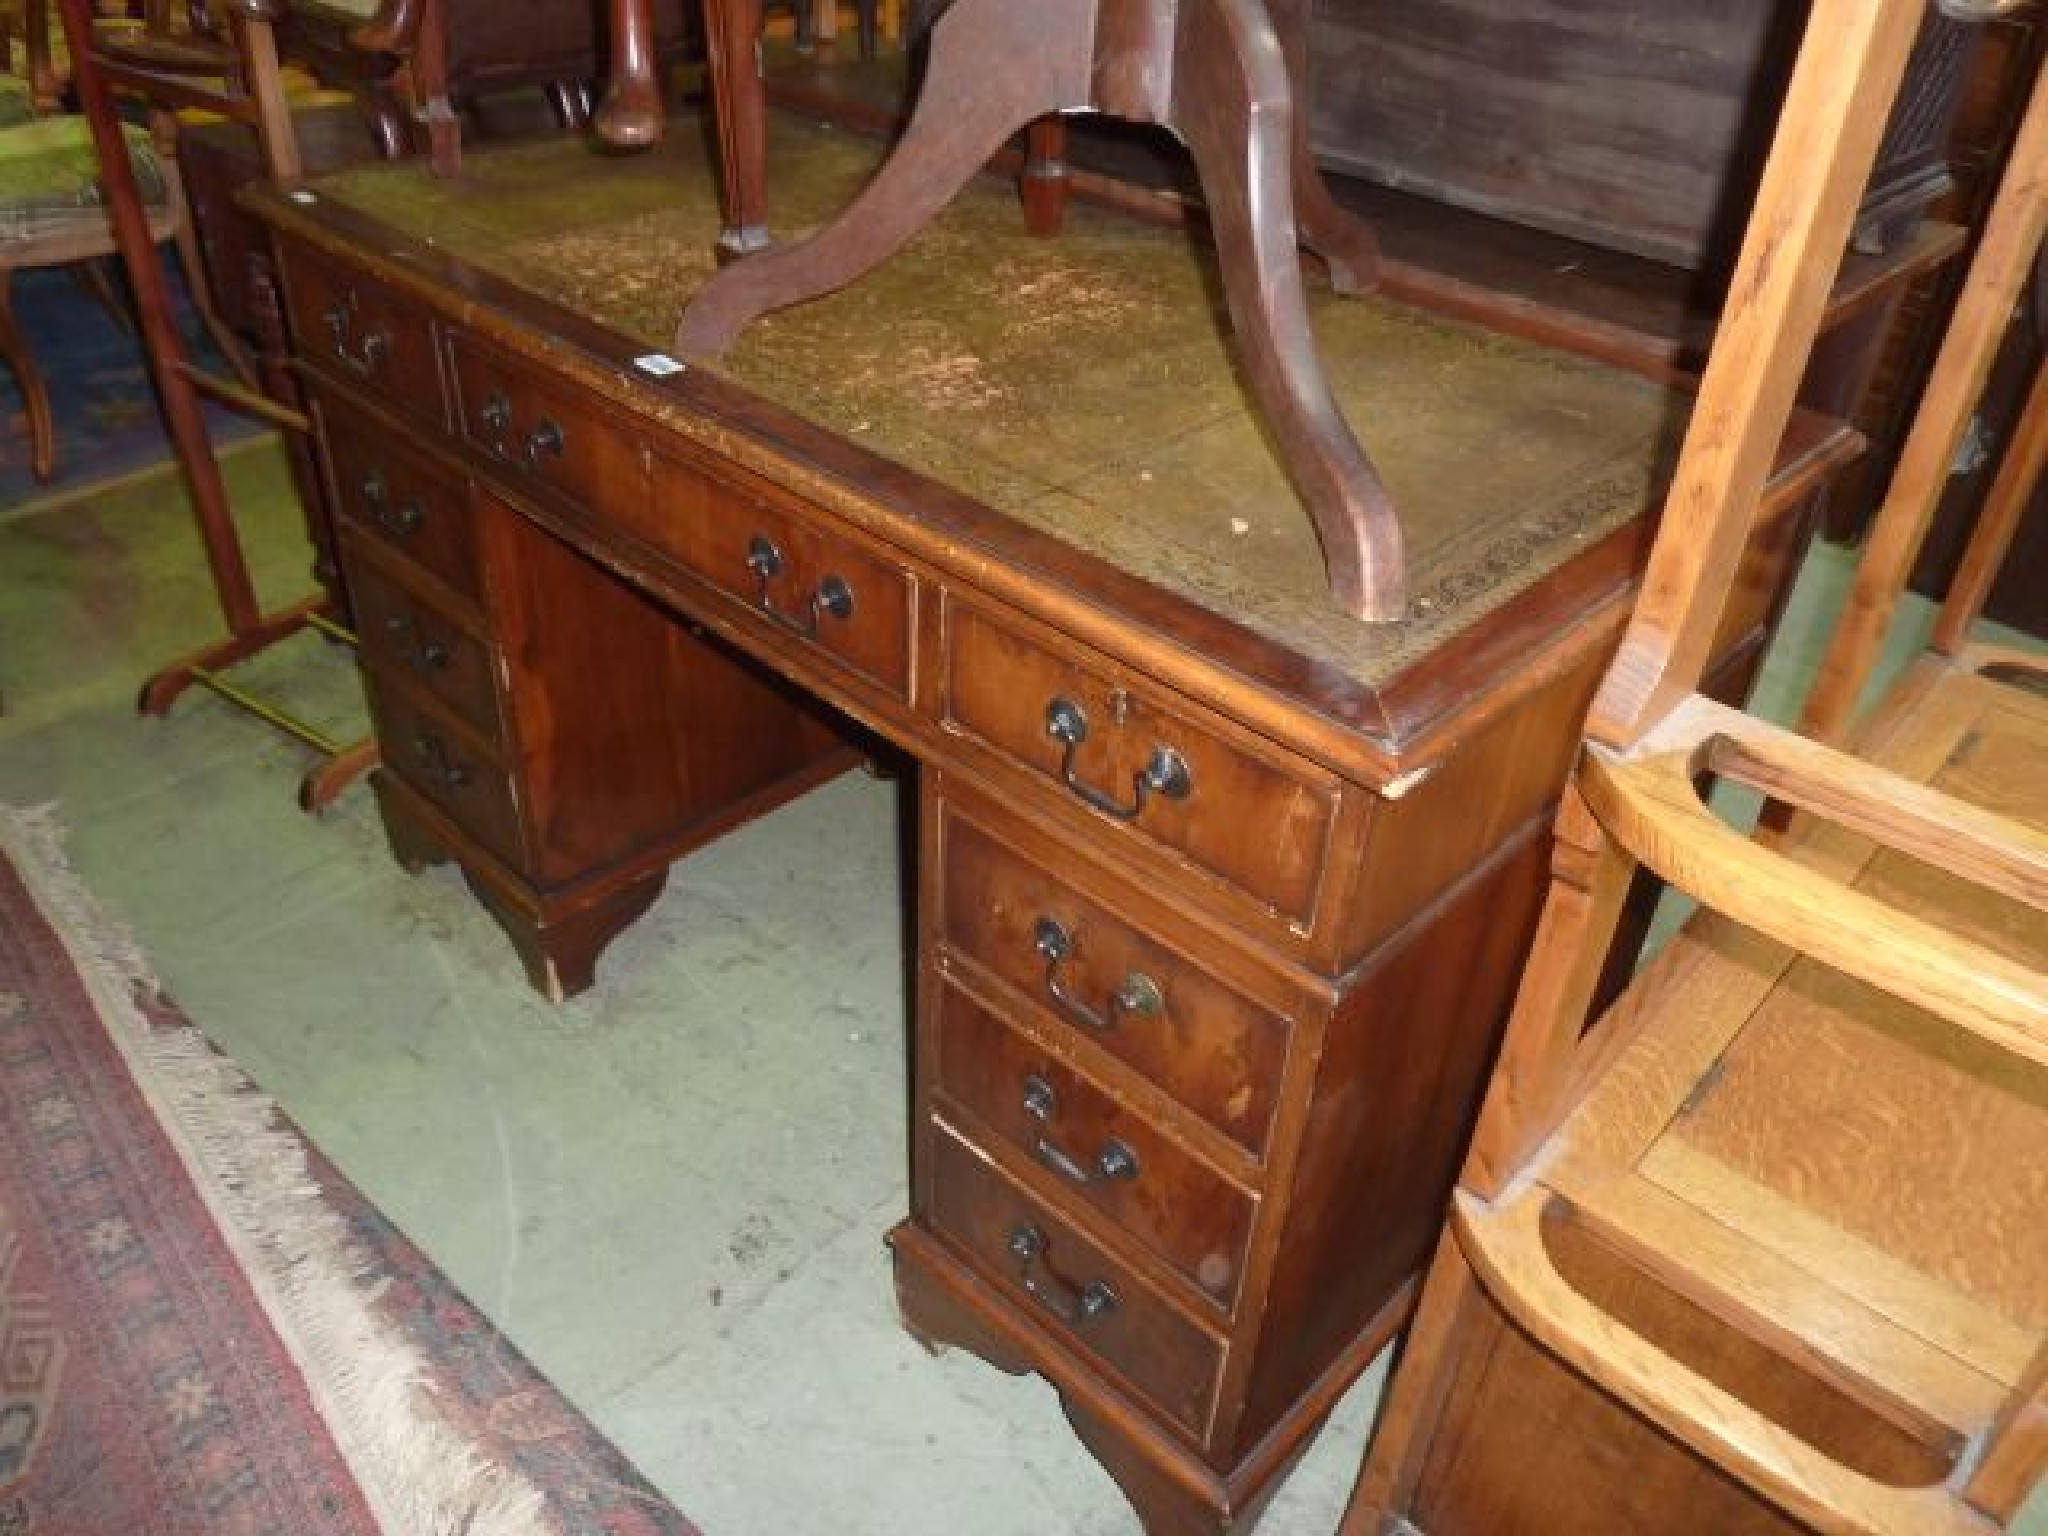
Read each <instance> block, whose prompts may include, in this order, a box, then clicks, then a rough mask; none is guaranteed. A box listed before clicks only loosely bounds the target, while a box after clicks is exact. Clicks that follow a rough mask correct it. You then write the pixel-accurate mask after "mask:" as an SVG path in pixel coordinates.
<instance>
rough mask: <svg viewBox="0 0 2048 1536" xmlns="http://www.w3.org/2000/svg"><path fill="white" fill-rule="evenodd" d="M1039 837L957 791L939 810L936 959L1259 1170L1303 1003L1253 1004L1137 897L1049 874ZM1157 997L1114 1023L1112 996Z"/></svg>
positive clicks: (1269, 994)
mask: <svg viewBox="0 0 2048 1536" xmlns="http://www.w3.org/2000/svg"><path fill="white" fill-rule="evenodd" d="M963 805H967V806H971V807H972V809H971V811H968V810H963V809H962V806H963ZM1043 842H1044V839H1043V837H1042V836H1041V835H1040V834H1039V833H1038V832H1037V831H1036V829H1035V828H1033V827H1031V826H1030V825H1029V824H1028V823H1023V824H1020V823H1018V822H1017V821H1016V820H1015V819H1014V818H1013V817H1006V816H1004V815H1002V814H1001V813H1000V812H994V813H992V812H991V809H990V808H989V807H987V806H985V805H981V804H978V803H976V802H974V801H972V800H963V798H962V797H960V796H958V795H952V796H948V797H947V798H946V799H945V800H944V801H943V802H942V804H941V807H940V810H939V813H938V820H937V821H936V822H935V823H934V825H933V828H932V830H931V833H930V834H929V837H928V845H929V846H930V847H931V848H932V850H933V853H934V855H935V857H936V860H937V861H938V865H939V868H938V870H937V879H938V882H939V891H940V896H939V901H940V906H939V908H938V911H937V913H936V920H937V924H938V936H939V941H940V942H941V943H942V944H943V945H944V946H945V958H944V963H945V964H946V965H947V966H948V967H949V970H950V971H952V972H954V973H960V972H963V971H964V972H965V973H967V975H968V976H969V977H970V978H971V981H970V985H972V986H973V987H974V988H975V989H976V990H977V991H979V992H982V993H987V992H990V991H993V990H997V989H1001V991H1002V995H1004V996H1006V997H1007V998H1009V999H1010V1000H1011V1001H1010V1006H1009V1008H1008V1009H1007V1010H1006V1011H1007V1013H1008V1014H1009V1016H1010V1017H1011V1018H1012V1019H1018V1018H1020V1017H1021V1018H1023V1019H1026V1020H1030V1019H1034V1018H1035V1019H1039V1020H1042V1021H1046V1023H1045V1024H1044V1025H1042V1026H1041V1028H1040V1029H1039V1030H1038V1031H1037V1033H1040V1034H1042V1035H1046V1034H1049V1035H1051V1036H1052V1038H1054V1039H1057V1040H1059V1041H1061V1042H1062V1048H1063V1050H1064V1051H1065V1052H1066V1053H1067V1054H1068V1055H1070V1056H1072V1057H1073V1058H1075V1059H1076V1060H1077V1061H1079V1062H1081V1063H1082V1064H1084V1065H1087V1066H1091V1067H1093V1066H1094V1064H1095V1063H1097V1062H1099V1061H1100V1060H1101V1058H1102V1057H1103V1056H1107V1057H1109V1058H1111V1059H1113V1060H1115V1061H1117V1062H1120V1063H1123V1064H1124V1065H1125V1066H1127V1067H1129V1068H1130V1069H1131V1070H1133V1071H1135V1072H1137V1073H1138V1074H1139V1075H1140V1076H1141V1077H1143V1078H1144V1079H1145V1080H1146V1081H1147V1082H1150V1083H1154V1084H1157V1085H1158V1087H1159V1089H1160V1090H1161V1091H1162V1093H1163V1094H1164V1095H1166V1097H1167V1098H1168V1100H1169V1101H1170V1103H1171V1105H1173V1106H1181V1107H1184V1111H1187V1112H1192V1113H1193V1114H1195V1115H1197V1116H1199V1117H1201V1118H1202V1119H1203V1120H1204V1121H1206V1122H1207V1123H1208V1124H1210V1125H1213V1126H1214V1127H1215V1128H1216V1129H1217V1130H1218V1131H1220V1132H1221V1133H1223V1136H1225V1137H1227V1138H1228V1142H1227V1145H1234V1146H1236V1147H1238V1148H1240V1149H1242V1152H1243V1154H1244V1157H1245V1161H1244V1162H1243V1163H1241V1164H1238V1166H1240V1167H1245V1168H1251V1167H1256V1166H1257V1164H1258V1162H1259V1160H1261V1159H1262V1156H1263V1154H1264V1152H1265V1150H1266V1147H1267V1144H1268V1141H1269V1138H1270V1136H1271V1132H1272V1124H1273V1118H1274V1115H1275V1114H1276V1113H1277V1111H1278V1099H1279V1094H1280V1086H1281V1080H1282V1068H1283V1065H1284V1063H1285V1061H1286V1059H1287V1055H1288V1051H1289V1049H1290V1040H1291V1036H1292V1033H1293V1031H1292V1028H1291V1023H1290V1015H1291V1014H1293V1013H1297V1012H1300V1011H1301V1010H1302V1008H1303V1006H1304V1002H1305V999H1303V998H1302V997H1301V996H1300V994H1299V993H1298V992H1295V991H1294V990H1293V989H1291V988H1288V987H1286V986H1285V985H1284V984H1277V983H1276V984H1269V985H1267V986H1264V987H1258V988H1257V990H1258V991H1260V992H1263V993H1264V994H1265V996H1264V997H1263V998H1262V997H1257V996H1248V995H1247V994H1246V991H1245V990H1244V985H1245V983H1244V981H1243V980H1242V979H1237V978H1231V979H1226V978H1223V977H1219V976H1217V975H1215V974H1213V973H1212V971H1211V970H1210V969H1209V967H1208V966H1206V965H1204V964H1203V963H1202V962H1201V961H1200V960H1198V959H1196V958H1194V957H1193V956H1191V955H1189V954H1187V953H1185V952H1183V951H1182V950H1180V949H1179V948H1177V947H1175V946H1174V945H1172V944H1171V943H1169V942H1166V941H1165V940H1166V934H1165V932H1164V931H1162V930H1163V928H1165V927H1168V926H1170V925H1163V924H1162V923H1161V922H1160V921H1159V915H1158V914H1156V913H1154V912H1152V911H1150V910H1149V909H1148V908H1147V907H1146V906H1144V905H1143V904H1142V902H1138V903H1134V902H1133V901H1132V900H1131V899H1130V897H1129V896H1128V895H1127V894H1126V893H1125V892H1124V891H1122V890H1121V889H1119V888H1116V887H1110V888H1109V889H1108V890H1106V891H1100V892H1099V893H1098V886H1097V882H1094V881H1091V880H1089V879H1088V878H1087V872H1086V871H1085V870H1081V869H1077V868H1076V867H1075V866H1074V865H1073V863H1072V862H1071V861H1061V862H1063V863H1064V864H1065V867H1064V868H1061V869H1059V870H1058V871H1057V872H1055V870H1053V869H1052V868H1049V867H1047V864H1046V862H1045V860H1046V855H1047V852H1048V851H1049V850H1046V849H1044V848H1043V847H1042V846H1041V845H1042V844H1043ZM1047 923H1051V924H1056V925H1057V926H1058V928H1059V930H1060V931H1061V932H1062V933H1063V934H1064V935H1065V936H1066V939H1067V942H1068V945H1069V946H1070V947H1069V948H1068V949H1067V950H1066V951H1065V953H1064V955H1063V956H1062V958H1061V959H1060V961H1059V963H1058V964H1057V966H1055V964H1054V962H1053V960H1052V959H1051V957H1049V956H1048V955H1047V954H1046V953H1045V950H1044V948H1043V947H1042V937H1043V936H1042V933H1041V928H1042V925H1044V924H1047ZM1194 947H1197V948H1198V949H1200V950H1202V951H1203V952H1205V953H1208V954H1211V955H1213V953H1214V951H1213V948H1212V947H1210V946H1206V945H1202V944H1201V943H1200V941H1197V945H1196V946H1194ZM1233 969H1236V968H1235V967H1233ZM1253 979H1254V981H1255V982H1256V980H1257V978H1256V977H1254V978H1253ZM1055 983H1057V986H1058V990H1057V991H1056V992H1055V991H1054V990H1053V986H1054V984H1055ZM1154 989H1156V991H1157V994H1158V997H1159V1004H1158V1008H1157V1010H1156V1011H1148V1012H1141V1013H1135V1014H1131V1015H1130V1016H1129V1017H1124V1016H1123V1015H1124V1014H1126V1013H1129V1010H1128V1009H1127V1008H1121V1007H1119V1006H1118V1005H1117V1004H1116V1001H1115V1000H1116V999H1118V998H1119V997H1120V996H1125V995H1140V996H1142V995H1143V994H1144V993H1145V992H1147V991H1150V990H1154ZM1084 1008H1085V1009H1086V1010H1087V1015H1088V1016H1087V1017H1085V1018H1084V1016H1083V1015H1082V1013H1081V1010H1082V1009H1084ZM1105 1023H1106V1024H1107V1027H1103V1025H1104V1024H1105ZM1048 1026H1049V1027H1048ZM1076 1026H1078V1028H1076ZM1094 1070H1095V1071H1096V1073H1097V1075H1100V1071H1101V1069H1100V1067H1094ZM1125 1091H1126V1093H1127V1094H1128V1091H1129V1090H1128V1089H1126V1090H1125ZM1164 1109H1166V1106H1158V1105H1155V1106H1153V1107H1152V1114H1153V1117H1154V1118H1155V1119H1161V1120H1166V1121H1167V1123H1169V1124H1171V1123H1173V1122H1172V1120H1171V1118H1170V1110H1169V1111H1167V1113H1162V1110H1164ZM1181 1134H1182V1136H1183V1138H1184V1139H1185V1138H1187V1137H1188V1135H1189V1133H1188V1132H1187V1131H1185V1130H1183V1131H1182V1133H1181ZM1226 1166H1229V1164H1228V1162H1226Z"/></svg>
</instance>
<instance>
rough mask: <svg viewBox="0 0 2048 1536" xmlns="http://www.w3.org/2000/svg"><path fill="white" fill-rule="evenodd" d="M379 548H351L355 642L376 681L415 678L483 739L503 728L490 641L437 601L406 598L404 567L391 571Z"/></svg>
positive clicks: (359, 544)
mask: <svg viewBox="0 0 2048 1536" xmlns="http://www.w3.org/2000/svg"><path fill="white" fill-rule="evenodd" d="M385 562H386V557H385V556H383V555H382V554H381V553H380V552H379V550H378V548H377V546H376V544H375V543H374V541H367V540H364V541H351V543H350V549H349V554H348V568H349V575H350V577H351V580H350V583H349V595H350V597H351V598H352V599H353V600H354V604H355V607H354V617H355V621H356V639H357V643H358V644H359V645H360V646H361V647H362V649H363V654H364V665H365V667H366V668H368V670H369V671H370V672H371V673H373V674H376V673H381V672H387V671H394V672H397V671H402V672H406V673H409V674H411V675H412V676H413V677H414V678H415V679H417V680H418V682H419V683H420V685H421V686H422V687H423V688H425V689H426V690H427V692H428V693H429V694H431V695H432V696H433V698H434V700H435V701H436V702H437V703H440V704H443V705H445V706H446V707H447V708H448V709H449V710H451V711H453V712H454V713H455V714H456V715H457V716H459V717H460V718H461V719H463V720H465V721H467V722H468V723H469V724H470V725H472V726H474V727H475V728H476V729H477V731H478V732H479V733H481V734H482V735H484V736H487V737H492V738H495V737H497V736H498V735H499V733H500V732H501V731H502V729H503V726H502V723H501V719H500V716H499V713H498V678H497V671H496V665H495V663H496V657H495V654H494V653H493V651H492V649H491V646H490V644H489V641H488V640H487V639H486V638H485V637H484V636H482V635H480V634H478V633H477V632H476V631H475V630H474V629H473V628H472V627H471V626H472V624H473V623H474V621H473V620H471V621H469V622H465V621H464V620H462V619H460V618H457V617H455V616H454V615H453V614H451V613H450V612H448V611H447V610H444V609H443V608H441V607H440V605H439V604H437V603H436V602H435V600H434V598H433V597H431V596H426V595H422V594H420V593H418V592H415V591H409V590H407V585H406V582H405V579H404V574H403V573H404V567H403V566H387V565H386V563H385Z"/></svg>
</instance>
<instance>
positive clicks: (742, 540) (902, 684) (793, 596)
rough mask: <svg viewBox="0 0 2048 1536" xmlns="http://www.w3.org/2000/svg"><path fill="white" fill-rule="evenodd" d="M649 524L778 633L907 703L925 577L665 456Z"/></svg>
mask: <svg viewBox="0 0 2048 1536" xmlns="http://www.w3.org/2000/svg"><path fill="white" fill-rule="evenodd" d="M654 477H655V495H654V500H653V502H652V503H651V504H650V508H649V514H648V516H647V517H646V518H645V519H644V521H643V522H636V521H635V520H634V519H630V518H629V519H625V520H624V522H625V525H626V526H628V527H642V528H644V533H645V535H646V537H647V539H648V542H649V543H651V544H654V545H656V546H657V547H660V548H664V549H669V550H672V551H673V552H674V553H675V554H676V555H677V556H678V557H679V558H680V559H681V560H682V562H683V564H684V565H686V566H688V567H689V568H690V569H691V570H693V571H695V572H696V573H697V574H698V575H700V576H702V577H703V578H704V579H705V580H706V581H707V582H709V583H711V584H712V585H713V586H714V587H716V588H718V589H719V590H720V591H722V592H724V593H726V594H727V595H729V596H730V597H732V598H733V599H734V600H735V601H737V602H738V603H740V604H742V605H744V606H745V607H746V608H747V609H748V610H750V611H751V612H753V613H756V614H758V615H759V616H760V620H761V622H762V623H763V624H764V625H766V626H767V627H770V628H772V629H775V630H779V631H782V632H785V633H787V634H790V635H794V636H796V637H797V638H798V639H799V640H801V641H802V642H804V643H805V644H807V645H809V646H811V647H813V648H815V649H816V650H817V651H819V652H820V653H822V654H824V655H826V656H828V657H830V658H831V659H832V660H833V661H835V662H838V663H840V664H842V665H844V666H847V667H850V668H851V669H853V670H854V671H855V672H857V673H859V674H860V675H861V676H862V677H865V678H867V679H869V680H870V681H872V682H874V683H876V684H877V685H879V686H880V687H882V688H884V689H886V690H887V691H888V692H890V693H892V694H894V695H895V696H896V697H898V698H901V699H904V700H908V699H909V697H910V683H911V654H910V634H911V629H912V625H913V621H914V616H915V614H916V612H917V605H918V582H917V578H916V577H915V576H914V575H913V574H911V572H909V571H908V570H907V569H905V568H904V567H903V566H902V565H900V564H898V563H897V562H894V561H892V560H890V559H889V558H888V556H887V555H886V554H883V553H881V552H878V551H875V550H873V549H871V548H869V547H866V546H863V545H862V544H861V543H859V542H857V541H855V540H852V539H848V538H845V537H842V536H838V535H835V534H833V533H830V532H828V531H826V530H824V529H823V528H821V527H820V526H819V525H818V524H817V523H816V522H815V521H814V520H812V519H811V518H809V517H807V516H805V515H804V514H803V513H802V512H801V511H799V510H797V509H796V508H795V507H794V506H793V505H792V504H791V502H790V500H789V498H787V497H783V496H777V495H775V494H773V493H772V492H771V491H769V490H768V489H767V488H766V487H762V488H760V490H759V493H758V494H753V495H749V494H747V493H746V492H745V491H744V490H741V489H739V488H737V487H735V486H733V485H732V484H731V482H730V480H727V481H725V482H720V481H718V480H714V479H712V478H711V477H710V476H708V475H706V474H703V473H701V472H700V471H698V470H697V469H696V468H694V467H693V466H691V465H689V464H686V463H683V462H681V461H678V460H675V459H670V458H665V457H664V458H661V459H659V460H657V461H656V464H655V468H654Z"/></svg>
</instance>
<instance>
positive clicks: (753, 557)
mask: <svg viewBox="0 0 2048 1536" xmlns="http://www.w3.org/2000/svg"><path fill="white" fill-rule="evenodd" d="M746 564H747V569H748V570H750V571H752V572H753V573H754V606H755V607H756V608H758V609H759V610H760V611H761V612H762V613H765V614H766V615H768V617H769V618H771V619H773V620H774V621H775V622H776V623H777V624H780V625H781V626H782V627H783V628H784V629H786V630H788V631H789V632H790V633H791V634H793V635H800V636H802V637H803V638H804V639H806V640H815V639H817V638H818V629H819V626H820V625H821V624H823V623H824V621H825V619H826V618H827V617H830V618H834V619H839V620H841V621H844V620H846V619H850V618H852V617H853V588H852V587H851V586H849V585H848V584H847V582H846V579H845V578H844V577H842V576H827V577H826V578H825V579H824V580H823V581H821V582H819V583H818V589H817V590H816V591H815V592H813V593H812V594H811V599H810V606H809V609H808V611H806V612H804V613H801V614H792V613H785V612H783V610H782V609H781V608H780V607H779V606H777V604H776V601H775V594H774V593H773V592H772V591H770V585H771V583H773V582H774V580H775V578H776V577H777V576H780V575H781V574H782V572H783V570H784V569H785V568H786V567H787V566H788V564H789V561H788V560H787V558H785V557H784V555H783V553H782V548H781V546H780V545H778V544H777V543H776V542H775V541H774V540H773V539H771V538H769V537H768V535H767V534H765V533H757V534H755V535H754V536H753V537H752V538H751V539H749V540H748V541H747V562H746Z"/></svg>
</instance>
